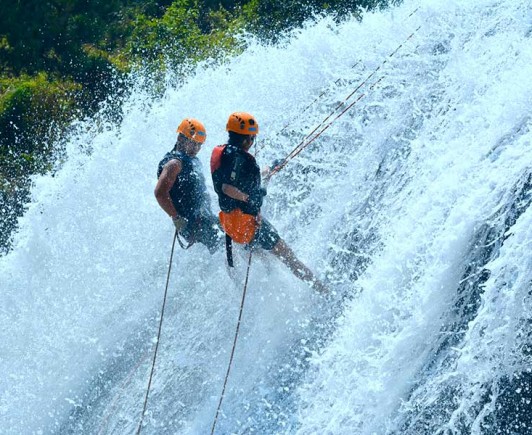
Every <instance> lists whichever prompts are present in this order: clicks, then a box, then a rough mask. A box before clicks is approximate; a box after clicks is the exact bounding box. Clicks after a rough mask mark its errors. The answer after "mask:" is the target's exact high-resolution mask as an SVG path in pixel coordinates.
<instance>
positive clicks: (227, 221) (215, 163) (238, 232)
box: [211, 145, 260, 244]
mask: <svg viewBox="0 0 532 435" xmlns="http://www.w3.org/2000/svg"><path fill="white" fill-rule="evenodd" d="M224 150H225V145H220V146H217V147H215V148H214V149H213V150H212V154H211V172H214V171H216V170H217V169H218V168H220V166H221V164H222V154H223V152H224ZM217 193H218V192H217ZM218 216H219V218H220V223H221V224H222V228H223V230H224V231H225V233H226V234H227V235H228V236H229V237H230V238H231V239H232V240H234V241H235V242H236V243H243V244H246V243H250V242H251V241H252V240H253V237H254V236H255V232H256V231H257V228H258V227H259V225H260V217H259V216H253V215H250V214H247V213H244V212H243V211H242V210H240V209H239V208H235V209H234V210H231V211H229V212H224V211H220V213H219V215H218Z"/></svg>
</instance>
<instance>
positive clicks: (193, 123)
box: [177, 118, 207, 143]
mask: <svg viewBox="0 0 532 435" xmlns="http://www.w3.org/2000/svg"><path fill="white" fill-rule="evenodd" d="M177 132H178V133H181V134H182V135H183V136H185V137H188V138H189V139H192V140H193V141H194V142H198V143H204V142H205V139H207V133H206V132H205V127H204V126H203V124H202V123H201V122H199V121H198V120H197V119H194V118H185V119H183V121H181V124H179V127H177Z"/></svg>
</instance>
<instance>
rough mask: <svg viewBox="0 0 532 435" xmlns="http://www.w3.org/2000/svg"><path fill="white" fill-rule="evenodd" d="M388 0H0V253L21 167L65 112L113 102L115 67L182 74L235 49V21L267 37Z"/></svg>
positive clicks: (19, 200)
mask: <svg viewBox="0 0 532 435" xmlns="http://www.w3.org/2000/svg"><path fill="white" fill-rule="evenodd" d="M388 1H398V0H327V1H324V0H90V1H88V0H45V1H42V0H25V1H23V2H22V1H12V0H0V11H2V13H1V14H0V211H1V212H2V214H1V215H0V253H1V252H2V251H3V250H5V249H7V246H8V234H9V233H10V232H11V230H12V229H13V227H14V225H16V217H17V216H18V215H20V214H21V213H22V211H23V206H24V205H23V204H24V203H25V202H26V201H27V198H28V192H29V187H30V176H31V175H32V174H35V173H44V172H46V171H48V170H50V168H51V167H52V165H53V162H54V160H55V159H56V158H57V156H58V154H60V153H61V151H62V144H61V141H60V138H61V137H62V135H63V133H64V132H65V130H66V129H67V126H68V125H69V123H70V122H71V120H72V118H73V117H74V116H89V115H91V114H92V113H94V111H95V110H97V109H98V108H99V103H100V102H101V101H103V100H107V101H108V100H109V98H108V97H109V96H110V95H112V96H113V98H112V99H111V100H113V101H115V102H117V103H116V104H117V106H118V104H119V98H117V95H119V93H120V92H125V89H124V88H122V89H118V94H117V89H116V88H114V87H113V86H112V83H113V79H114V78H116V77H117V76H119V77H120V75H121V74H125V73H127V72H129V71H130V70H132V69H134V68H137V67H143V68H144V70H145V71H147V72H151V73H153V74H155V77H157V74H158V73H160V72H164V71H165V70H166V68H168V67H169V68H171V69H172V71H174V72H175V73H176V75H177V77H178V78H179V77H185V76H186V74H187V73H189V72H190V71H191V70H192V68H193V67H194V66H195V65H196V64H197V63H198V62H200V61H204V60H210V61H214V62H217V61H220V60H223V59H224V58H225V57H226V56H230V55H232V54H235V53H239V52H240V51H241V50H243V49H244V46H243V42H242V39H239V38H238V37H237V35H238V34H239V33H241V32H242V31H243V30H246V31H248V32H251V33H253V34H255V35H257V36H259V37H260V38H262V39H263V40H265V41H269V42H276V41H279V40H280V39H281V38H282V37H283V35H285V34H286V33H287V32H289V31H290V30H292V29H294V28H297V27H299V26H301V25H302V24H303V23H304V22H305V21H307V20H309V19H313V17H315V16H317V15H319V14H322V13H328V14H332V15H333V16H335V17H336V18H337V19H342V17H345V16H347V15H349V14H353V13H354V14H359V13H360V11H361V10H362V9H363V8H376V7H383V6H385V5H387V4H388ZM153 83H155V84H157V83H158V81H157V80H153ZM117 112H118V111H117Z"/></svg>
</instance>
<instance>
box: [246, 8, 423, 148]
mask: <svg viewBox="0 0 532 435" xmlns="http://www.w3.org/2000/svg"><path fill="white" fill-rule="evenodd" d="M418 10H419V6H418V7H417V8H415V9H414V10H413V11H412V12H410V14H409V15H408V16H407V17H406V19H408V18H410V17H411V16H413V15H414V14H415V13H416V12H417V11H418ZM405 21H406V20H405ZM418 30H419V28H418V29H416V31H415V32H417V31H418ZM415 32H414V33H415ZM408 39H410V37H409V38H408ZM408 39H407V41H408ZM405 42H406V41H405ZM403 44H404V43H403ZM401 45H402V44H401ZM392 56H393V54H392ZM360 62H362V61H361V60H358V61H356V62H355V63H354V64H353V65H351V68H350V69H355V68H356V66H357V65H359V64H360ZM384 63H386V62H383V63H382V64H381V66H380V67H382V66H383V65H384ZM380 67H379V68H377V70H378V69H380ZM377 70H375V71H374V72H373V73H376V72H377ZM371 76H372V75H370V76H368V77H367V78H366V79H365V81H364V82H362V83H361V84H360V85H359V86H357V87H356V88H355V90H354V91H353V92H352V93H351V94H349V96H348V97H347V98H346V100H347V99H349V98H350V97H351V96H352V95H353V94H354V93H355V92H356V91H358V90H359V89H360V88H361V87H362V86H363V85H364V83H365V82H367V81H368V80H369V79H370V78H371ZM341 81H342V78H341V77H339V78H337V79H336V80H335V81H334V82H333V85H338V84H340V82H341ZM329 92H330V88H328V89H325V90H323V91H322V92H321V93H320V94H319V95H318V96H317V97H316V98H315V99H314V101H312V102H311V103H310V104H309V105H308V106H306V107H305V108H304V109H303V110H302V111H300V112H299V113H298V114H297V116H296V119H297V118H299V117H300V116H301V115H303V114H304V113H305V112H306V111H307V110H308V109H310V108H311V107H312V106H313V105H314V104H316V103H317V102H318V101H319V100H321V98H322V97H323V96H325V95H327V94H328V93H329ZM341 105H342V103H340V105H339V106H337V107H336V108H335V109H334V110H333V112H332V113H334V112H335V111H336V110H337V109H338V108H339V107H340V106H341ZM330 116H332V114H331V115H329V117H330ZM329 117H328V118H329ZM328 118H326V119H325V120H323V121H322V122H321V123H320V125H322V124H323V123H324V122H326V120H327V119H328ZM291 124H292V121H290V122H287V123H286V124H285V125H284V127H283V128H281V130H279V131H278V132H277V133H276V134H275V136H279V135H281V134H282V133H283V132H284V131H285V130H286V129H287V128H288V127H289V126H290V125H291ZM320 125H318V127H316V128H315V129H314V130H313V131H312V132H311V133H309V134H308V135H306V136H305V139H307V138H308V137H309V136H310V135H312V133H314V131H316V130H317V129H318V128H319V127H320ZM305 139H303V140H305ZM267 144H268V141H263V143H262V144H261V146H260V147H258V148H256V149H255V157H256V156H257V155H258V154H259V153H260V151H262V150H263V149H264V148H265V147H266V145H267Z"/></svg>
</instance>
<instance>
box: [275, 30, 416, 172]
mask: <svg viewBox="0 0 532 435" xmlns="http://www.w3.org/2000/svg"><path fill="white" fill-rule="evenodd" d="M420 28H421V26H419V27H418V28H417V29H416V30H414V31H413V32H412V33H411V34H410V35H409V36H408V38H406V39H405V40H404V41H403V42H402V43H401V44H400V45H399V46H398V47H397V48H396V49H395V50H394V51H393V52H392V53H390V54H389V55H388V56H387V57H386V59H384V61H383V62H382V63H381V64H380V65H379V66H378V67H377V68H375V69H374V70H373V71H372V72H371V73H370V74H369V75H368V76H367V77H366V78H365V79H364V80H363V81H362V82H361V83H360V84H359V85H358V86H357V87H356V88H355V89H354V90H353V91H352V92H351V93H350V94H349V95H348V96H347V97H345V98H344V100H343V101H342V102H341V103H339V104H338V105H337V106H336V107H335V108H334V109H333V110H332V112H331V113H330V114H329V115H328V116H327V117H326V118H325V119H324V120H323V121H321V122H320V123H319V124H318V125H317V126H316V127H315V128H314V130H312V131H311V132H310V133H309V134H307V135H306V136H305V137H304V138H303V140H301V142H299V144H297V145H296V147H295V148H294V149H293V150H292V151H290V153H288V155H287V156H286V157H285V158H284V160H283V161H282V163H281V164H279V165H277V166H276V167H275V168H274V169H273V170H272V171H271V172H270V173H269V174H268V176H267V178H268V179H270V178H271V177H272V176H273V175H274V174H276V173H277V172H279V171H280V170H281V169H283V168H284V167H285V166H286V165H287V164H288V162H289V161H290V160H292V159H293V158H294V157H296V156H297V155H298V154H299V153H300V152H301V151H303V150H304V149H305V148H306V147H308V146H309V145H310V144H311V143H312V142H314V141H315V140H316V139H317V138H318V137H320V136H321V135H322V134H323V132H325V131H326V130H327V129H328V128H329V127H330V126H331V125H332V124H333V123H334V122H335V121H336V120H338V119H339V118H340V117H342V116H343V115H344V114H345V113H346V112H347V111H348V110H349V109H351V108H352V107H353V106H354V105H355V104H356V103H358V102H359V101H360V100H361V99H362V98H364V97H365V96H366V94H360V95H359V96H358V97H357V98H356V99H355V101H353V102H352V103H350V104H349V105H347V106H346V107H345V108H344V110H342V112H340V113H339V114H338V115H337V116H336V117H335V118H334V119H333V120H332V121H331V122H329V123H328V124H326V123H327V121H329V119H331V118H332V117H333V116H334V114H335V113H336V112H337V111H338V110H339V109H340V108H342V107H343V106H345V105H346V104H347V102H348V101H349V100H350V99H351V97H352V96H353V95H354V94H355V93H356V92H357V91H358V90H359V89H360V88H361V87H362V86H364V85H365V84H366V83H368V81H369V80H370V79H371V78H372V77H373V76H374V75H375V74H377V72H379V70H381V69H382V67H383V66H384V65H385V64H386V63H388V61H389V60H390V59H391V58H392V57H393V56H395V54H396V53H397V52H398V51H399V50H400V49H401V48H402V47H403V46H404V45H405V44H406V43H407V42H408V41H409V40H410V39H412V38H413V37H414V35H415V34H416V33H417V32H418V31H419V29H420ZM383 78H384V76H382V77H380V78H379V79H378V80H377V81H375V82H374V83H373V84H372V85H371V86H370V87H369V90H372V89H373V88H374V87H375V86H376V85H377V84H378V83H379V82H380V81H381V80H382V79H383ZM320 128H321V130H320ZM318 130H319V131H318ZM316 132H317V133H316ZM313 135H314V136H313Z"/></svg>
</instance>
